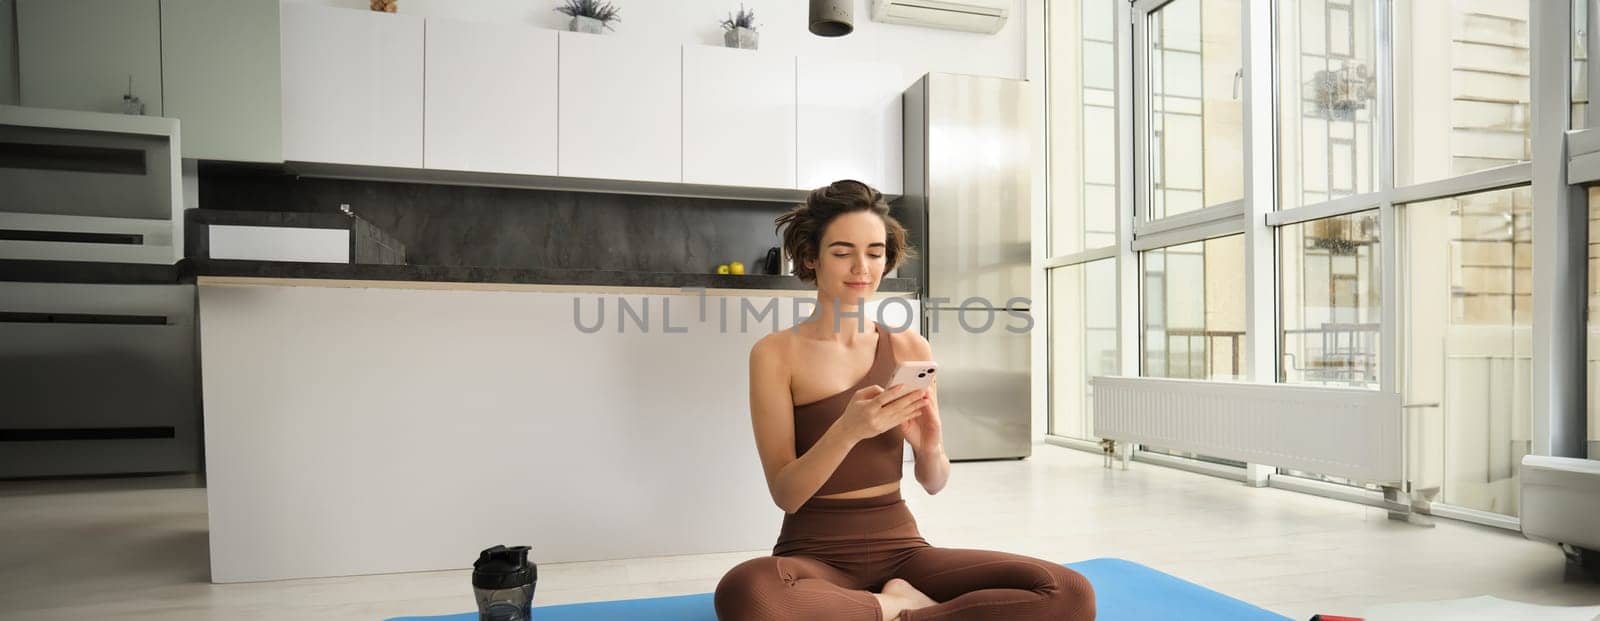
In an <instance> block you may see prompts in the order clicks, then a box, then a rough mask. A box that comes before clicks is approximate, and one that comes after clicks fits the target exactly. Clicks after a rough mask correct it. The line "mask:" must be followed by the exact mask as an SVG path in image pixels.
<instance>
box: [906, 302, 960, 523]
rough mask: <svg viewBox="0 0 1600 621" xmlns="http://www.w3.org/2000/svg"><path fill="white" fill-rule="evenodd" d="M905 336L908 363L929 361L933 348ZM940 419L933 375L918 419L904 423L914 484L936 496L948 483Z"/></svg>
mask: <svg viewBox="0 0 1600 621" xmlns="http://www.w3.org/2000/svg"><path fill="white" fill-rule="evenodd" d="M908 333H909V334H910V335H911V336H912V337H914V338H912V339H911V350H912V352H913V356H914V357H913V358H911V360H933V346H931V345H929V344H928V339H925V338H923V337H922V335H921V334H917V333H916V332H910V331H908ZM943 420H944V419H941V418H939V376H938V374H935V375H934V379H933V383H932V384H930V385H929V386H928V405H927V406H925V407H924V412H923V413H922V415H921V416H918V417H916V418H913V419H911V420H909V421H906V423H905V424H906V425H907V426H909V427H910V428H908V429H907V431H910V432H911V433H908V434H906V439H907V440H909V441H911V453H912V455H913V456H914V457H915V458H916V462H917V465H916V473H917V483H920V484H922V489H924V490H926V491H927V492H928V494H929V495H933V494H937V493H939V491H940V490H943V489H944V486H945V483H948V482H949V481H950V458H949V457H948V456H946V455H945V454H944V425H943V422H942V421H943Z"/></svg>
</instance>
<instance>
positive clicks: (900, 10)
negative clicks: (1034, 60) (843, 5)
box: [872, 0, 1011, 34]
mask: <svg viewBox="0 0 1600 621" xmlns="http://www.w3.org/2000/svg"><path fill="white" fill-rule="evenodd" d="M1010 14H1011V0H872V19H873V20H874V21H879V22H883V23H886V24H905V25H908V26H923V27H926V28H943V29H946V30H964V31H967V32H982V33H987V34H994V33H996V32H1000V28H1001V27H1003V26H1005V25H1006V18H1007V17H1009V16H1010Z"/></svg>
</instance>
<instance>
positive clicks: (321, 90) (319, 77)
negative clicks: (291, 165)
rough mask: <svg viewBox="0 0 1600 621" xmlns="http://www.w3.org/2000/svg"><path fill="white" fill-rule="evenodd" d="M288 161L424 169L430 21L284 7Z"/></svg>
mask: <svg viewBox="0 0 1600 621" xmlns="http://www.w3.org/2000/svg"><path fill="white" fill-rule="evenodd" d="M281 19H282V28H283V42H282V46H283V67H282V68H283V157H284V159H285V160H291V161H306V162H328V163H341V164H363V165H372V166H395V167H406V168H421V167H422V159H423V156H422V132H423V121H422V115H423V112H422V107H423V73H422V71H423V53H422V49H423V19H422V18H420V17H414V16H409V15H404V14H396V13H380V12H374V11H366V10H353V9H337V8H327V7H322V6H316V5H308V4H301V3H285V4H283V5H282V14H281Z"/></svg>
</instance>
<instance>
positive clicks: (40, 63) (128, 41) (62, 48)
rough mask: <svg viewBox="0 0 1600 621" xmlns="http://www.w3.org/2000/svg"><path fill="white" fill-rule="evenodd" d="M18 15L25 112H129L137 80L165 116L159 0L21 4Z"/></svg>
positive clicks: (148, 103) (150, 108) (28, 0)
mask: <svg viewBox="0 0 1600 621" xmlns="http://www.w3.org/2000/svg"><path fill="white" fill-rule="evenodd" d="M16 13H17V73H18V75H17V77H18V80H17V81H18V88H19V91H20V93H19V95H20V98H19V101H20V103H21V104H22V105H24V106H31V107H39V108H62V109H66V110H87V111H92V112H121V111H122V96H123V94H125V93H128V92H129V90H128V89H129V83H130V80H131V83H132V85H133V86H132V88H133V90H132V93H133V94H134V95H136V96H138V97H139V99H140V100H142V101H143V102H144V105H145V109H144V112H145V114H147V115H150V116H161V115H162V99H161V6H160V3H159V2H158V0H73V1H72V2H62V1H61V0H19V1H18V2H17V5H16Z"/></svg>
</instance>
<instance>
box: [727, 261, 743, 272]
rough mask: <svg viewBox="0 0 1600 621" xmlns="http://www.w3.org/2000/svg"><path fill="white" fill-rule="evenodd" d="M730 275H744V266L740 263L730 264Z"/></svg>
mask: <svg viewBox="0 0 1600 621" xmlns="http://www.w3.org/2000/svg"><path fill="white" fill-rule="evenodd" d="M728 273H730V274H743V273H744V264H743V263H740V262H738V261H734V262H733V263H730V264H728Z"/></svg>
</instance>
